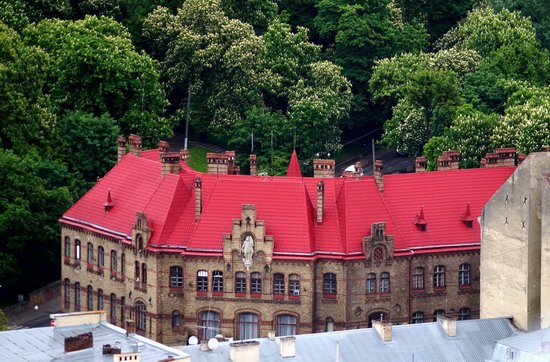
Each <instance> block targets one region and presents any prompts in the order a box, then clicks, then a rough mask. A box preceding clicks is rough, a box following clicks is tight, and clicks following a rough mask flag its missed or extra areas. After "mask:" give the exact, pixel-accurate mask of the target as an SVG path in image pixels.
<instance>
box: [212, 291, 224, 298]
mask: <svg viewBox="0 0 550 362" xmlns="http://www.w3.org/2000/svg"><path fill="white" fill-rule="evenodd" d="M212 296H214V297H221V296H223V292H212Z"/></svg>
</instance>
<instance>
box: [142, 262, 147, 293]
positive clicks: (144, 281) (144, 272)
mask: <svg viewBox="0 0 550 362" xmlns="http://www.w3.org/2000/svg"><path fill="white" fill-rule="evenodd" d="M141 288H142V289H147V264H145V263H142V264H141Z"/></svg>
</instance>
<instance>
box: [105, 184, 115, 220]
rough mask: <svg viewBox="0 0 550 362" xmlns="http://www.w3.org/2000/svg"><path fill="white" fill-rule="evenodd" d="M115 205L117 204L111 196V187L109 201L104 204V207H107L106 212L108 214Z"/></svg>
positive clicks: (108, 192) (108, 195)
mask: <svg viewBox="0 0 550 362" xmlns="http://www.w3.org/2000/svg"><path fill="white" fill-rule="evenodd" d="M113 206H115V204H114V203H113V199H112V198H111V189H107V202H106V203H104V204H103V207H105V213H106V214H108V213H109V210H111V209H112V208H113Z"/></svg>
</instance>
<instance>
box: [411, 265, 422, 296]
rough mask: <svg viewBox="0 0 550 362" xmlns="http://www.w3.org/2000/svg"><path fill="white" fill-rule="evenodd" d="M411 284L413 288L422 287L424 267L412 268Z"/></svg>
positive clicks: (419, 288)
mask: <svg viewBox="0 0 550 362" xmlns="http://www.w3.org/2000/svg"><path fill="white" fill-rule="evenodd" d="M412 284H413V285H412V287H413V289H416V290H423V289H424V268H420V267H419V268H414V271H413V280H412Z"/></svg>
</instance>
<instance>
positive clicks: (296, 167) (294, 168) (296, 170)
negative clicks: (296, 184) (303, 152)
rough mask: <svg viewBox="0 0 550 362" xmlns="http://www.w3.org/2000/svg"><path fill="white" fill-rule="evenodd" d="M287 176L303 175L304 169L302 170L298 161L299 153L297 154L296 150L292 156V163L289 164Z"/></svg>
mask: <svg viewBox="0 0 550 362" xmlns="http://www.w3.org/2000/svg"><path fill="white" fill-rule="evenodd" d="M286 176H287V177H302V171H301V170H300V163H299V162H298V155H297V154H296V150H294V151H292V156H290V163H289V164H288V169H287V171H286Z"/></svg>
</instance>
